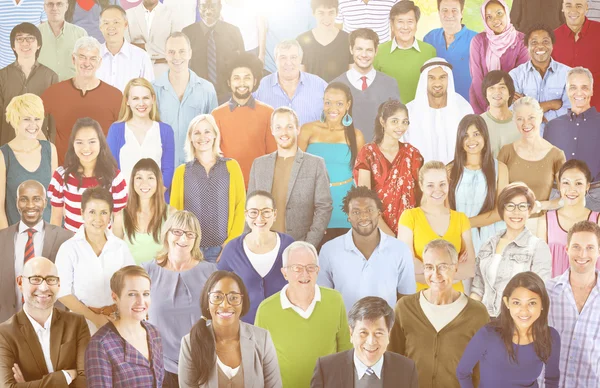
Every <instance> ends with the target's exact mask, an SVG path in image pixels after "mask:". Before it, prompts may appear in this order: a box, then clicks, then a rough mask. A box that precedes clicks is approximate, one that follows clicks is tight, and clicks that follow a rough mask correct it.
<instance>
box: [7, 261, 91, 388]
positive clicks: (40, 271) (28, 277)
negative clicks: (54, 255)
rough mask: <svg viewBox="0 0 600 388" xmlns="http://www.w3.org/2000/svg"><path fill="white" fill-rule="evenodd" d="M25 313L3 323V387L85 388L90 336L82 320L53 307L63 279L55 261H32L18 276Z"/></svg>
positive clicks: (17, 314)
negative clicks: (59, 274)
mask: <svg viewBox="0 0 600 388" xmlns="http://www.w3.org/2000/svg"><path fill="white" fill-rule="evenodd" d="M17 284H18V286H19V289H20V290H21V293H22V295H23V299H24V301H25V302H24V304H23V309H22V310H21V311H19V312H18V313H16V314H15V315H14V316H12V317H11V318H10V319H9V320H8V321H6V322H4V323H2V324H0V386H1V387H10V388H16V387H25V386H27V387H40V388H46V387H47V388H62V387H64V388H67V387H69V384H71V383H72V384H71V386H72V387H78V388H85V387H86V379H85V371H84V357H85V349H86V347H87V344H88V342H89V341H90V332H89V329H88V326H87V323H86V321H85V318H84V317H83V316H82V315H79V314H74V313H70V312H66V311H61V310H58V309H57V308H55V307H54V304H55V303H56V298H57V295H58V290H59V289H60V279H59V277H58V270H57V269H56V266H55V265H54V263H53V262H51V261H50V260H48V259H46V258H45V257H34V258H32V259H29V260H28V261H27V263H25V265H24V267H23V274H22V275H21V276H19V277H17Z"/></svg>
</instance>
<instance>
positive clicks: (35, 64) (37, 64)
mask: <svg viewBox="0 0 600 388" xmlns="http://www.w3.org/2000/svg"><path fill="white" fill-rule="evenodd" d="M12 65H13V66H14V67H16V68H17V69H19V71H23V70H21V65H19V61H18V60H16V59H15V61H14V62H13V63H12ZM39 65H40V63H39V62H38V61H37V60H36V61H35V62H34V63H33V66H31V71H32V72H33V70H34V69H35V68H36V67H38V66H39Z"/></svg>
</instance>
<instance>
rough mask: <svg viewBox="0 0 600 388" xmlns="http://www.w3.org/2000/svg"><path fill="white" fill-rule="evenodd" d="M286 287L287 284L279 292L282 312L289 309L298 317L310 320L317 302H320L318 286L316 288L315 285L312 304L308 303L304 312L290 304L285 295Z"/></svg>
mask: <svg viewBox="0 0 600 388" xmlns="http://www.w3.org/2000/svg"><path fill="white" fill-rule="evenodd" d="M288 287H289V284H286V285H285V286H283V288H282V289H281V292H280V293H279V295H280V300H281V308H282V309H284V310H285V309H289V308H291V309H292V310H294V311H295V312H297V313H298V315H300V316H301V317H302V318H304V319H308V318H310V316H311V315H312V313H313V311H314V310H315V306H316V305H317V302H320V301H321V289H320V288H319V286H317V285H316V284H315V297H314V298H313V300H312V302H310V304H309V305H308V308H307V309H306V311H304V310H302V309H301V308H300V307H298V306H296V305H294V304H292V302H290V300H289V299H288V297H287V295H286V293H285V292H286V291H287V289H288Z"/></svg>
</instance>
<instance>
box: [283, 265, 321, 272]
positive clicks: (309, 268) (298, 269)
mask: <svg viewBox="0 0 600 388" xmlns="http://www.w3.org/2000/svg"><path fill="white" fill-rule="evenodd" d="M285 268H289V269H291V270H292V271H294V272H296V273H302V272H304V270H305V269H306V272H308V273H314V272H317V270H318V269H319V266H318V265H316V264H308V265H302V264H293V265H288V266H287V267H285Z"/></svg>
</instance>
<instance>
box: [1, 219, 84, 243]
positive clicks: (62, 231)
mask: <svg viewBox="0 0 600 388" xmlns="http://www.w3.org/2000/svg"><path fill="white" fill-rule="evenodd" d="M44 228H46V229H47V230H50V231H55V232H56V233H58V235H59V237H65V239H69V238H71V237H73V232H71V231H69V230H66V229H65V228H63V227H61V226H57V225H52V224H51V223H49V222H44ZM0 233H1V231H0Z"/></svg>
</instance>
